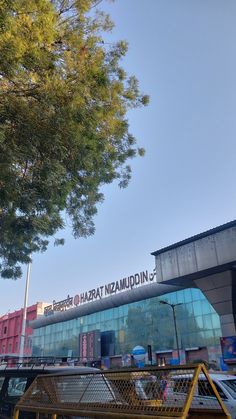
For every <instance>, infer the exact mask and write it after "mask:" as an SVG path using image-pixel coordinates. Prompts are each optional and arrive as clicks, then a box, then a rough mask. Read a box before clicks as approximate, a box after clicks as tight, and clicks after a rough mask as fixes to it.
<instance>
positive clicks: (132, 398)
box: [14, 365, 230, 419]
mask: <svg viewBox="0 0 236 419" xmlns="http://www.w3.org/2000/svg"><path fill="white" fill-rule="evenodd" d="M23 412H34V413H36V418H38V419H45V418H49V417H51V418H52V419H61V418H65V417H66V419H67V418H74V417H83V418H101V419H102V418H122V419H129V418H130V419H131V418H133V419H141V418H149V419H154V418H155V419H157V418H161V419H168V418H171V419H173V418H175V417H178V418H183V419H185V418H187V417H188V418H189V417H195V418H202V419H204V418H205V419H206V418H230V415H229V413H228V412H227V410H226V408H225V406H224V404H223V402H222V400H221V398H220V396H219V394H218V392H217V390H216V388H215V385H214V383H213V382H212V380H211V378H210V376H209V374H208V372H207V370H206V368H205V366H204V365H194V366H176V367H161V368H159V367H148V368H143V369H139V370H134V369H129V370H118V371H112V370H108V371H98V372H92V373H89V374H88V373H83V374H81V373H71V372H70V373H65V372H64V373H63V372H62V373H59V374H58V373H57V374H50V375H44V376H43V375H42V376H38V377H37V378H36V379H35V381H34V382H33V383H32V384H31V386H30V387H29V389H28V390H27V392H26V393H25V394H24V395H23V396H22V398H21V399H20V401H19V402H18V404H17V405H16V408H15V412H14V419H19V417H24V413H23ZM19 415H21V416H19Z"/></svg>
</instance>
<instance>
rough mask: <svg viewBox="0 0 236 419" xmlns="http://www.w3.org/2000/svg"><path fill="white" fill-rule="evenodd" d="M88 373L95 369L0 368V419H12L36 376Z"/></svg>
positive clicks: (25, 415)
mask: <svg viewBox="0 0 236 419" xmlns="http://www.w3.org/2000/svg"><path fill="white" fill-rule="evenodd" d="M62 371H63V372H65V373H66V372H72V371H73V372H78V373H86V372H87V373H90V372H95V371H99V370H98V369H97V368H90V367H80V366H78V367H73V366H70V367H69V366H55V367H54V366H41V367H40V366H29V367H18V368H6V367H5V366H4V367H0V418H1V419H12V417H13V411H14V408H15V405H16V404H17V402H18V400H19V399H20V397H21V396H22V395H23V394H24V393H25V391H26V390H27V389H28V388H29V386H30V385H31V384H32V382H33V381H34V379H35V378H36V377H37V376H38V375H42V374H51V373H61V372H62ZM20 418H21V419H31V418H35V414H33V415H32V414H30V413H29V414H27V413H25V414H24V417H23V416H22V415H21V416H20Z"/></svg>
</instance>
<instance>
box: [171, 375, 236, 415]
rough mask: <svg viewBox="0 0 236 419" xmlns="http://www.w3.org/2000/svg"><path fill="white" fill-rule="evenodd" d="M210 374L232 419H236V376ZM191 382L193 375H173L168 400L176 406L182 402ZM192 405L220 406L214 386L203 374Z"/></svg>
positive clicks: (215, 407)
mask: <svg viewBox="0 0 236 419" xmlns="http://www.w3.org/2000/svg"><path fill="white" fill-rule="evenodd" d="M209 375H210V378H211V379H212V381H213V383H214V385H215V387H216V389H217V391H218V393H219V395H220V397H221V399H222V400H223V402H224V404H225V407H226V408H227V410H228V412H229V413H230V415H231V417H232V419H236V376H234V375H229V374H224V373H210V374H209ZM191 382H192V376H191V375H188V376H187V375H176V376H172V377H171V383H170V385H169V387H168V390H167V401H169V402H170V400H171V403H173V404H174V405H175V406H176V405H177V404H178V405H180V404H182V403H183V400H184V398H185V396H186V394H187V392H188V389H189V385H190V383H191ZM191 407H192V408H198V409H199V408H211V409H217V408H218V407H219V404H218V401H217V399H216V397H215V394H214V392H213V390H212V387H211V386H210V384H209V382H208V381H207V380H206V377H205V376H204V375H203V374H201V375H200V376H199V379H198V384H197V386H196V389H195V393H194V397H193V401H192V404H191Z"/></svg>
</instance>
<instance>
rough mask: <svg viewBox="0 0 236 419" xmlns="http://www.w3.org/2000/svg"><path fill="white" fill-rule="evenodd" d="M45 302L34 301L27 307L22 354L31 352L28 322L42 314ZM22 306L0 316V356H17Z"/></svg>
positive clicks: (30, 335) (30, 331)
mask: <svg viewBox="0 0 236 419" xmlns="http://www.w3.org/2000/svg"><path fill="white" fill-rule="evenodd" d="M46 305H47V303H36V304H34V305H32V306H30V307H28V308H27V320H26V330H25V346H24V355H26V356H27V355H31V353H32V333H33V330H32V328H31V327H28V325H27V324H28V322H29V321H31V320H34V319H36V318H37V317H38V316H40V315H42V314H43V310H44V307H45V306H46ZM22 320H23V308H22V309H20V310H17V311H14V312H13V313H8V314H5V315H4V316H1V317H0V357H1V356H3V355H4V356H6V355H9V356H17V355H19V352H20V339H21V331H22Z"/></svg>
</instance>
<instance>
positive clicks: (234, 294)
mask: <svg viewBox="0 0 236 419" xmlns="http://www.w3.org/2000/svg"><path fill="white" fill-rule="evenodd" d="M194 282H195V284H196V286H197V287H198V288H199V289H200V290H201V291H202V292H203V294H204V295H205V296H206V298H207V299H208V301H209V302H210V303H211V305H212V306H213V307H214V309H215V310H216V312H217V313H218V315H219V316H220V322H221V328H222V335H223V336H236V327H235V323H236V272H235V271H232V270H228V271H225V272H220V273H216V274H213V275H209V276H207V277H204V278H200V279H196V280H194Z"/></svg>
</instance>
